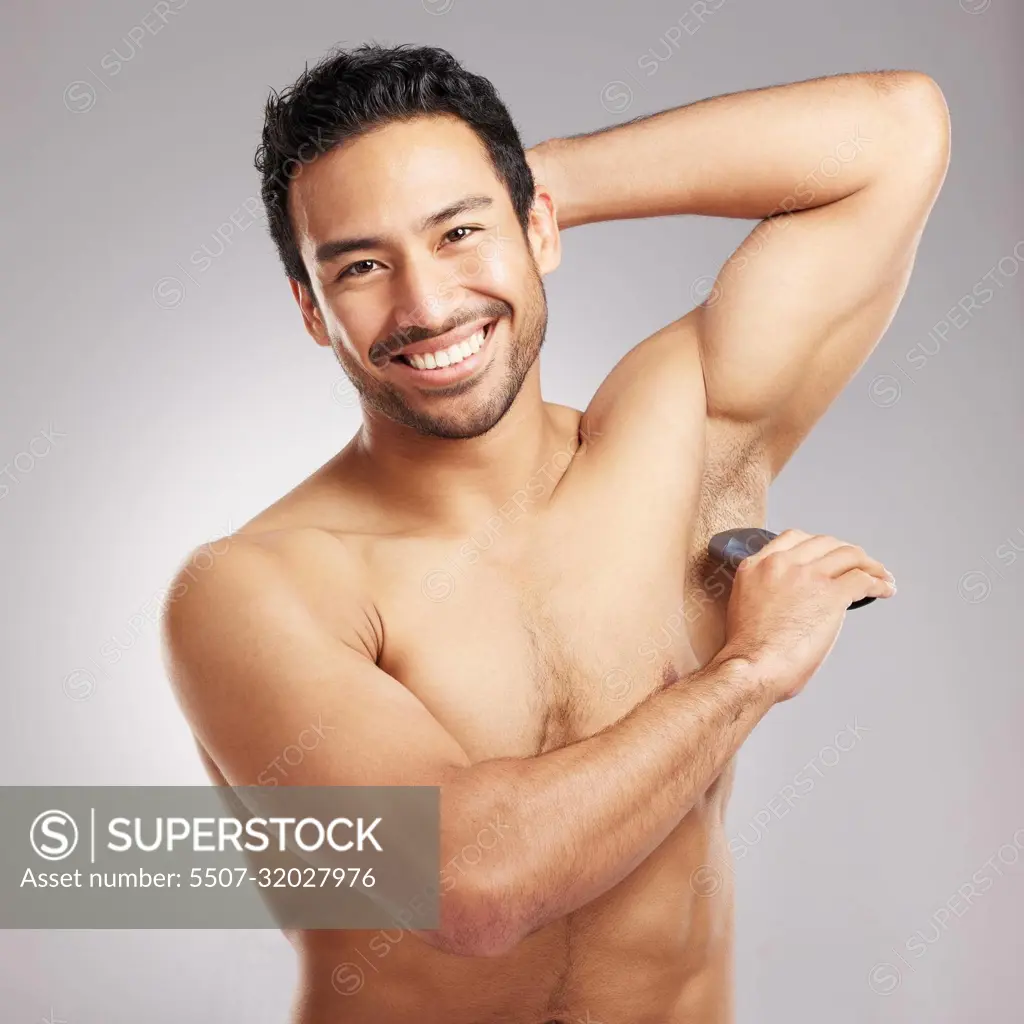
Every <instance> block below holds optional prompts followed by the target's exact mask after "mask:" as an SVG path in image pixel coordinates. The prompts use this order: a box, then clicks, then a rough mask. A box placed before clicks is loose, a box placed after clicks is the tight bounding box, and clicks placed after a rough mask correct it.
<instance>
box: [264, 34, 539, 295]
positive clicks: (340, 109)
mask: <svg viewBox="0 0 1024 1024" xmlns="http://www.w3.org/2000/svg"><path fill="white" fill-rule="evenodd" d="M443 114H449V115H453V116H455V117H458V118H460V119H461V120H462V121H464V122H465V123H466V124H467V125H468V126H469V127H470V128H472V129H473V131H474V132H476V134H477V136H478V137H479V139H480V141H481V142H482V143H483V145H484V147H485V148H486V150H487V154H488V156H489V157H490V160H491V163H492V165H493V167H494V170H495V172H496V174H497V176H498V178H499V179H500V180H501V181H502V183H503V184H504V185H505V187H506V188H507V189H508V192H509V196H510V198H511V200H512V206H513V208H514V209H515V212H516V217H517V219H518V220H519V224H520V226H521V227H522V229H523V231H524V233H525V231H526V225H527V218H528V215H529V211H530V206H531V204H532V203H533V190H534V183H533V175H532V174H531V172H530V167H529V164H528V163H527V162H526V154H525V152H524V150H523V144H522V142H521V140H520V138H519V132H518V131H517V130H516V126H515V124H514V123H513V121H512V117H511V115H510V114H509V112H508V109H507V108H506V106H505V104H504V103H502V101H501V99H500V98H499V96H498V93H497V90H496V89H495V88H494V86H493V85H492V84H491V83H490V82H489V81H488V80H487V79H486V78H483V77H481V76H480V75H474V74H472V73H470V72H469V71H466V69H465V68H463V67H462V65H461V64H459V62H458V61H457V60H456V59H455V58H454V57H453V56H452V55H451V54H450V53H448V52H447V51H446V50H442V49H439V48H437V47H433V46H412V45H410V44H403V45H400V46H392V47H385V46H381V45H378V44H376V43H367V44H364V45H362V46H358V47H356V48H355V49H352V50H342V49H334V50H332V51H330V52H329V53H328V54H327V56H325V57H324V58H323V59H322V60H320V61H319V62H318V63H317V64H316V65H315V66H314V67H312V68H310V67H308V66H307V68H306V70H305V71H304V72H303V73H302V74H301V75H300V76H299V78H298V79H297V80H296V81H295V82H294V84H292V85H291V86H289V87H287V88H286V89H285V90H284V92H282V93H277V92H276V91H274V92H272V94H271V96H270V98H269V99H268V100H267V105H266V110H265V119H264V124H263V137H262V140H261V142H260V144H259V146H258V147H257V150H256V160H255V163H256V169H257V170H258V171H259V172H260V174H261V176H262V186H261V194H262V197H263V205H264V207H265V208H266V211H267V222H268V225H269V228H270V235H271V238H273V240H274V244H275V245H276V246H277V251H278V254H279V255H280V257H281V262H282V263H283V264H284V269H285V273H286V274H287V275H288V276H289V277H290V278H292V279H293V280H295V281H298V282H300V283H301V284H304V285H305V286H306V287H307V288H308V287H310V280H309V275H308V274H307V272H306V268H305V266H304V264H303V262H302V257H301V256H300V254H299V249H298V246H297V245H296V243H295V236H294V234H293V232H292V224H291V219H290V217H289V216H288V185H289V184H290V182H291V179H292V178H293V177H294V176H295V175H296V174H297V173H298V169H299V168H300V167H301V166H302V165H303V164H306V163H309V162H310V161H311V160H313V159H314V158H315V157H317V156H319V155H321V154H323V153H327V152H329V151H330V150H331V149H333V148H335V147H336V146H339V145H341V144H342V143H343V142H345V141H346V140H347V139H351V138H356V137H358V136H360V135H363V134H365V133H366V132H369V131H372V130H373V129H374V128H377V127H380V126H382V125H385V124H387V123H388V122H391V121H407V120H411V119H412V118H415V117H420V116H424V115H443Z"/></svg>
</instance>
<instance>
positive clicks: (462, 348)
mask: <svg viewBox="0 0 1024 1024" xmlns="http://www.w3.org/2000/svg"><path fill="white" fill-rule="evenodd" d="M497 322H498V321H497V320H491V321H490V322H489V323H487V324H485V325H484V326H483V327H481V328H480V330H478V331H477V332H476V333H475V334H471V335H470V336H469V337H468V338H466V339H464V340H463V341H457V342H456V343H455V344H454V345H449V346H448V347H447V348H441V349H437V350H436V351H433V352H423V353H419V352H414V353H408V354H405V355H397V356H395V360H396V361H397V362H400V363H405V365H406V366H411V367H412V368H413V369H414V370H428V371H429V370H443V369H445V368H446V367H449V366H456V365H458V364H459V363H461V362H462V361H463V360H465V359H469V358H471V357H472V356H474V355H476V354H477V353H478V352H479V351H481V350H482V349H483V348H485V347H486V345H487V342H488V341H489V340H490V337H491V335H492V334H493V333H494V327H495V324H497Z"/></svg>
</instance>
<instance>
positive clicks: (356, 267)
mask: <svg viewBox="0 0 1024 1024" xmlns="http://www.w3.org/2000/svg"><path fill="white" fill-rule="evenodd" d="M376 262H377V261H376V260H358V261H357V262H356V263H353V264H352V265H351V266H348V267H346V268H345V269H344V270H343V271H342V272H341V273H340V274H339V275H338V277H364V276H365V275H366V274H367V273H369V271H370V270H372V269H373V266H374V264H375V263H376ZM360 268H362V269H360Z"/></svg>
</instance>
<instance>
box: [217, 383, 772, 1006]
mask: <svg viewBox="0 0 1024 1024" xmlns="http://www.w3.org/2000/svg"><path fill="white" fill-rule="evenodd" d="M679 400H680V401H686V400H687V399H686V397H685V396H683V397H681V398H680V399H679ZM555 418H556V419H557V421H558V422H559V423H561V424H564V429H565V436H564V437H563V438H562V439H561V441H560V444H559V445H558V446H556V448H553V449H552V450H553V451H555V450H558V449H565V450H567V451H571V450H572V449H573V448H574V447H575V435H576V431H577V428H578V427H579V425H580V414H579V413H573V412H572V411H571V410H567V409H559V410H558V412H557V416H556V417H555ZM585 422H586V421H584V424H585ZM679 429H680V431H682V432H683V433H684V434H685V432H686V431H687V430H690V431H691V437H690V440H691V442H692V439H693V438H692V431H694V430H697V431H702V432H704V433H705V445H704V450H705V452H706V456H705V460H704V462H703V464H693V463H695V462H696V463H699V462H700V460H699V459H697V460H694V459H692V458H690V457H689V456H687V455H685V454H684V453H685V452H686V450H687V449H686V445H685V444H681V445H679V446H676V445H675V444H674V443H673V439H672V437H670V436H669V437H666V436H665V432H664V431H661V432H660V433H659V443H660V447H659V449H658V450H657V452H656V454H654V455H651V454H650V453H645V458H646V460H647V463H648V474H649V475H650V476H651V479H650V480H649V483H644V482H643V480H640V481H639V482H638V480H637V479H636V469H637V467H636V465H635V463H634V464H632V465H630V466H629V467H628V469H624V475H625V479H624V478H622V477H620V478H618V479H617V478H616V470H615V467H614V466H609V465H605V466H602V467H601V473H600V474H598V473H595V472H594V471H592V470H591V469H588V468H587V464H588V460H590V461H591V463H593V462H595V460H596V458H600V455H599V448H598V446H599V445H600V444H601V443H602V441H601V440H598V441H596V442H595V443H594V446H593V450H589V449H590V447H591V446H590V445H585V446H584V447H583V448H582V449H581V450H580V452H579V453H578V454H577V455H576V456H575V457H573V459H572V461H571V462H569V464H568V468H565V469H564V475H563V474H562V468H561V467H563V466H564V464H565V461H567V460H559V462H558V466H559V467H560V468H558V469H557V470H555V471H553V476H552V481H554V480H557V488H554V487H553V483H552V482H551V481H545V482H544V483H543V484H541V482H540V481H537V482H536V485H535V486H534V488H533V491H534V492H540V493H536V495H535V498H534V499H533V500H531V501H530V502H529V503H527V502H525V501H523V499H522V498H520V502H519V504H518V505H516V504H515V503H514V502H513V504H512V505H511V506H509V505H506V506H503V508H505V509H511V511H507V512H506V513H500V512H497V511H496V515H497V519H496V520H494V519H492V520H491V523H490V524H489V525H488V524H485V523H481V524H480V528H479V530H476V531H473V533H472V534H471V536H469V537H465V536H463V537H456V538H447V539H444V540H439V539H437V538H432V537H429V536H424V535H422V534H421V533H416V534H405V533H402V532H401V531H398V532H391V531H389V532H388V533H387V535H373V536H371V535H367V534H366V533H358V534H346V533H345V531H344V530H343V529H338V528H337V524H332V523H325V522H317V521H316V516H315V515H314V514H313V513H311V509H313V508H320V507H322V504H320V503H318V502H316V501H312V500H310V496H311V494H312V493H313V492H312V491H310V490H308V489H306V490H303V489H302V488H300V489H299V490H298V491H296V492H293V495H291V496H289V497H288V498H287V499H285V500H284V501H282V502H281V503H279V504H278V506H275V507H274V508H273V509H271V510H268V513H265V514H264V515H263V516H261V517H258V518H257V519H256V520H253V521H252V522H251V523H250V524H247V526H246V527H245V528H243V532H248V533H250V534H254V533H258V532H260V531H266V530H270V529H274V530H280V529H287V528H289V527H290V526H301V527H310V526H312V527H316V528H319V529H323V530H325V531H326V532H327V533H330V534H331V536H332V537H333V538H334V539H335V540H336V541H338V542H340V543H342V544H344V545H346V547H347V548H348V549H349V551H351V552H352V553H354V555H355V557H357V558H358V559H359V560H360V562H361V563H362V564H364V565H365V566H366V569H367V575H368V578H370V579H372V580H373V581H374V583H373V587H374V592H373V605H374V614H375V615H378V616H379V620H380V621H379V629H378V630H377V631H379V633H380V637H378V640H380V639H382V642H381V643H380V644H379V646H378V649H377V650H376V651H375V652H374V653H375V656H376V660H377V663H378V664H379V666H380V667H381V668H382V669H384V670H385V671H386V672H388V673H389V674H390V675H392V676H394V678H396V679H398V680H400V681H401V682H402V683H403V684H404V685H405V686H406V687H408V688H409V689H410V690H411V691H412V692H413V693H414V694H415V695H416V696H417V697H418V698H419V699H420V701H421V702H422V703H423V704H424V705H425V706H426V707H427V708H428V709H429V710H430V711H431V712H432V713H433V715H434V716H435V717H436V718H437V720H438V721H439V722H440V723H441V724H442V725H443V726H444V727H445V728H446V729H447V730H448V731H449V732H450V733H451V735H452V736H453V737H454V738H455V739H456V740H457V741H458V742H459V744H460V745H461V746H462V748H463V749H464V750H465V752H466V753H467V755H468V756H469V758H470V760H471V761H472V762H477V761H484V760H488V759H493V758H499V757H516V758H529V757H534V756H537V755H541V754H543V753H545V752H547V751H550V750H553V749H556V748H558V747H561V746H564V745H566V744H569V743H573V742H576V741H578V740H582V739H585V738H587V737H590V736H593V735H594V734H595V733H597V732H599V731H601V730H603V729H606V728H608V727H609V726H611V725H613V724H614V723H615V722H617V721H618V720H619V719H621V718H622V717H623V716H624V715H626V714H627V713H628V712H629V711H630V710H631V709H632V708H633V707H635V706H636V704H637V703H638V702H640V701H641V700H643V699H644V697H645V696H647V695H648V694H649V693H650V692H651V691H652V690H654V689H656V688H657V687H658V686H659V685H661V682H662V680H663V679H664V677H665V673H666V672H670V673H676V674H678V675H679V676H683V675H685V674H686V673H688V672H691V671H693V670H694V669H696V668H698V667H699V666H700V665H702V664H704V663H705V662H706V661H708V660H709V659H710V658H711V657H712V656H713V654H714V653H716V652H717V650H719V649H720V647H721V645H722V637H723V622H724V612H725V607H726V602H727V598H728V589H727V587H726V586H725V585H724V582H723V577H722V576H721V575H710V576H709V573H710V572H711V571H712V569H713V567H710V566H709V565H708V563H707V562H706V559H705V557H704V554H703V553H704V552H705V551H706V548H707V542H708V539H709V537H710V536H711V535H712V534H713V533H715V532H717V531H719V530H724V529H729V528H731V527H736V526H750V525H760V524H761V523H763V520H764V512H765V500H766V490H767V480H766V479H765V476H764V472H763V470H762V469H761V468H760V466H761V462H760V460H759V458H758V454H759V453H758V452H757V450H756V440H755V439H752V438H750V437H748V436H744V435H741V434H739V433H737V432H735V431H733V430H732V429H731V428H726V427H725V426H718V425H715V424H713V423H707V422H705V418H704V410H703V409H700V410H699V418H698V417H697V416H693V417H691V418H690V420H689V422H688V423H687V422H686V421H685V420H684V421H682V422H681V425H680V428H679ZM566 441H568V447H566V445H565V442H566ZM690 450H691V451H692V448H691V449H690ZM552 490H554V493H553V494H552ZM526 493H528V494H529V493H530V491H529V489H526ZM371 632H372V631H371ZM367 642H368V643H369V642H371V641H370V640H369V639H368V640H367ZM207 766H208V768H209V770H210V771H211V774H212V776H213V777H214V779H215V780H218V779H219V778H220V777H219V773H218V772H217V770H216V768H215V767H214V766H213V765H212V763H211V762H209V761H208V759H207ZM731 782H732V766H731V765H730V766H729V767H728V768H727V769H726V770H725V771H724V772H722V774H721V775H720V776H719V777H718V778H717V779H716V780H715V781H714V782H713V783H712V785H711V786H710V788H709V789H708V791H707V792H706V793H705V794H704V796H703V798H702V799H701V800H699V801H698V802H697V804H696V806H695V807H694V808H693V809H692V810H691V811H690V812H689V813H688V814H687V815H686V816H685V818H684V819H683V820H682V821H681V823H680V824H679V825H678V826H677V827H676V829H675V830H674V831H673V832H672V833H671V834H670V835H669V836H668V838H667V839H666V840H665V841H664V842H663V843H662V844H661V846H660V847H658V848H657V849H656V850H655V851H654V853H652V854H651V855H650V856H649V857H648V858H647V859H646V860H645V861H644V862H643V863H642V864H641V865H640V867H638V868H637V869H636V870H635V871H633V872H632V873H631V874H630V875H628V876H627V877H626V878H624V879H623V880H622V881H621V882H620V883H619V884H617V885H615V886H614V887H613V888H611V889H610V890H608V891H607V892H606V893H605V894H604V895H603V896H601V897H599V898H598V899H596V900H594V901H593V902H592V903H590V904H588V905H586V906H584V907H582V908H580V909H579V910H577V911H576V912H574V913H572V914H570V915H568V916H567V917H566V918H564V919H562V920H559V921H555V922H553V923H551V924H549V925H547V926H545V927H544V928H542V929H540V930H539V931H537V932H535V933H534V934H532V935H530V936H528V938H527V939H526V940H524V941H523V942H522V943H521V944H520V945H519V946H518V947H517V948H516V949H515V950H513V951H512V952H511V953H509V954H507V955H505V956H502V957H495V958H467V957H459V956H455V955H451V954H447V953H443V952H441V951H439V950H437V949H435V948H433V947H431V946H428V945H427V944H426V943H424V942H422V941H421V940H419V939H418V938H417V937H416V936H415V935H414V934H413V933H410V932H402V931H398V930H394V931H381V932H366V931H335V932H327V931H319V932H318V931H308V932H301V933H295V934H293V935H290V936H289V938H290V939H292V941H293V943H294V944H295V946H296V948H297V949H298V951H299V954H300V959H301V975H302V987H301V990H300V993H299V996H298V997H297V1001H296V1008H295V1015H294V1024H347V1022H356V1021H359V1022H370V1021H372V1022H374V1024H404V1022H407V1021H417V1022H418V1024H427V1022H433V1021H436V1022H438V1024H441V1022H443V1024H544V1022H549V1021H557V1022H559V1024H576V1022H592V1024H598V1022H605V1024H666V1022H669V1024H676V1022H679V1024H681V1022H683V1021H687V1022H701V1024H725V1022H727V1021H730V1020H731V1014H732V1010H731V988H732V985H731V959H732V956H731V943H732V924H731V920H732V913H731V911H732V887H731V877H732V876H731V870H730V867H729V864H728V860H727V856H728V855H727V849H726V841H725V837H724V831H723V825H724V814H725V805H726V800H727V797H728V793H729V790H730V787H731ZM339 966H341V967H343V970H342V972H341V973H340V974H339V973H338V968H339ZM360 978H361V979H362V981H361V982H360Z"/></svg>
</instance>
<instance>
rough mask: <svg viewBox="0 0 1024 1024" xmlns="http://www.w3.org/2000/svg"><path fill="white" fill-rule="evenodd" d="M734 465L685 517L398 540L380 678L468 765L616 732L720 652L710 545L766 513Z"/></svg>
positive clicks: (641, 514)
mask: <svg viewBox="0 0 1024 1024" xmlns="http://www.w3.org/2000/svg"><path fill="white" fill-rule="evenodd" d="M732 461H733V462H735V463H736V464H735V465H731V466H730V465H726V464H725V460H722V459H719V460H718V461H715V462H709V463H708V465H707V466H706V467H705V469H704V475H705V486H703V487H702V488H701V492H700V499H699V501H698V502H697V503H696V505H694V506H693V507H684V508H675V509H671V508H670V509H661V510H660V511H659V514H658V516H657V517H652V516H651V515H650V514H649V512H648V510H647V508H646V506H645V505H644V503H643V502H642V501H641V500H640V499H639V498H638V505H637V508H636V514H635V520H634V524H635V525H634V527H633V528H631V529H626V530H623V529H622V519H621V517H616V520H615V528H614V529H605V528H604V526H603V521H602V517H601V512H600V509H591V510H590V515H589V518H588V517H585V516H584V517H581V516H580V514H579V510H576V509H572V510H571V511H570V513H569V514H552V515H545V514H540V515H537V516H532V517H525V516H524V517H523V518H522V519H520V520H518V521H515V522H505V523H497V522H492V524H491V526H490V528H486V527H485V526H484V525H483V524H481V529H479V530H475V531H473V532H472V533H471V534H470V535H469V536H466V537H463V538H459V539H455V540H449V541H446V542H434V541H431V542H429V543H428V542H422V541H421V542H417V543H412V542H407V543H403V545H402V549H401V551H396V552H395V555H396V570H395V571H394V572H392V573H388V574H387V575H388V576H389V578H391V579H392V580H393V581H394V582H393V583H392V586H391V589H390V591H389V593H388V594H387V595H385V597H384V600H383V607H382V611H383V615H384V618H385V645H384V650H383V655H382V659H381V667H382V668H383V669H384V670H385V671H387V672H389V674H391V675H393V676H394V677H395V678H397V679H400V680H402V682H403V683H404V684H405V685H406V686H407V687H408V688H409V689H410V690H411V691H412V692H413V693H415V694H416V696H417V697H418V698H419V699H420V700H421V701H422V702H423V703H424V704H425V705H426V706H427V708H428V709H429V710H430V711H431V712H432V713H433V714H434V716H435V717H436V718H437V719H438V720H439V721H440V722H441V724H442V725H443V726H445V727H446V728H447V729H448V731H449V732H450V733H451V734H452V735H453V736H454V737H455V738H456V739H457V740H458V741H459V743H460V744H461V745H462V747H463V749H464V750H465V751H466V753H467V755H469V757H470V758H471V760H473V761H477V760H487V759H491V758H498V757H532V756H536V755H538V754H541V753H544V752H546V751H548V750H552V749H556V748H558V747H562V746H565V745H567V744H569V743H573V742H575V741H577V740H580V739H584V738H586V737H589V736H592V735H594V734H596V733H598V732H600V731H601V730H603V729H605V728H607V727H609V726H611V725H612V724H614V723H615V722H617V721H619V720H620V719H621V718H623V717H624V716H625V715H627V714H628V713H629V712H630V711H631V710H632V709H633V708H634V707H635V706H636V705H637V704H638V703H640V702H641V701H642V700H644V699H645V698H646V697H647V696H649V695H650V694H651V693H653V692H654V691H655V690H657V689H659V688H660V687H661V686H663V685H665V684H666V683H669V682H673V681H675V680H677V679H679V678H681V677H684V676H685V675H686V674H688V673H690V672H692V671H694V670H695V669H697V668H699V667H700V666H701V665H702V664H704V663H705V662H707V661H708V660H709V659H710V658H711V657H712V656H713V655H714V654H715V653H716V652H717V651H718V650H719V649H720V648H721V645H722V639H723V624H724V614H725V608H726V605H727V601H728V594H729V586H728V579H727V578H726V577H725V576H724V574H722V572H721V571H720V570H716V569H715V567H714V566H711V565H709V564H708V563H707V561H706V559H705V557H704V552H705V551H706V548H707V541H708V539H709V538H710V536H711V535H712V534H713V533H714V532H716V531H717V530H720V529H728V528H730V527H733V526H741V525H752V524H756V523H758V522H760V521H762V519H763V514H764V497H765V495H764V490H765V487H764V484H763V482H762V481H761V480H760V478H759V477H758V475H757V474H756V473H753V472H749V471H747V470H746V469H745V468H744V466H743V465H742V459H733V460H732ZM562 511H563V513H564V511H565V510H562ZM626 521H627V522H629V521H630V519H629V518H628V517H627V520H626ZM398 564H400V565H401V572H399V571H398V570H397V565H398ZM399 581H400V582H399Z"/></svg>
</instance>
